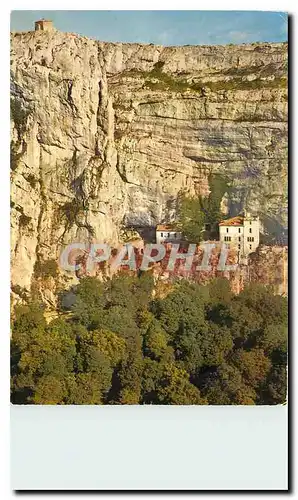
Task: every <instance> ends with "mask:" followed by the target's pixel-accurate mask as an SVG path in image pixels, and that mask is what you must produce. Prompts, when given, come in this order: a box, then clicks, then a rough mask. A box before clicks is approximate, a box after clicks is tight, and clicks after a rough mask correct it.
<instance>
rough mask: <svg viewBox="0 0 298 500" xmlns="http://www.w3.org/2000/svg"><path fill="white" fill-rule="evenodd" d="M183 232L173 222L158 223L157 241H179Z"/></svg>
mask: <svg viewBox="0 0 298 500" xmlns="http://www.w3.org/2000/svg"><path fill="white" fill-rule="evenodd" d="M181 239H182V233H181V231H179V229H177V228H176V227H175V226H174V225H173V224H158V226H156V243H158V244H160V243H175V242H176V243H178V242H179V241H180V240H181Z"/></svg>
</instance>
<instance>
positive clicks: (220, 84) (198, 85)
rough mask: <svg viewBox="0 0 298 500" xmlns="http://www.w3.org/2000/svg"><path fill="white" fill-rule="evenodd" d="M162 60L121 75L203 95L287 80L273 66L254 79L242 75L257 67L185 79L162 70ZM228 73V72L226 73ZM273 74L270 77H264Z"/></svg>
mask: <svg viewBox="0 0 298 500" xmlns="http://www.w3.org/2000/svg"><path fill="white" fill-rule="evenodd" d="M164 64H165V63H163V62H161V61H159V62H158V63H156V64H155V65H154V67H153V69H152V70H151V71H138V70H130V71H126V72H124V73H123V76H129V77H133V78H143V79H144V81H145V83H144V86H145V87H146V88H148V89H150V90H165V91H172V92H185V91H187V90H191V91H193V92H198V93H199V94H201V95H202V96H204V95H205V91H206V89H209V90H210V91H212V92H218V91H224V90H253V89H256V90H257V89H263V88H266V89H286V88H287V86H288V80H287V77H286V75H285V76H276V75H275V74H274V72H273V68H268V69H267V71H266V67H265V68H262V71H261V72H260V75H258V76H256V77H255V78H254V79H249V80H248V79H244V78H243V76H247V75H250V74H254V72H255V71H256V69H257V68H244V69H239V71H238V69H236V70H231V71H232V73H231V76H232V78H230V79H229V80H227V79H225V80H218V81H199V80H198V81H193V80H190V79H186V78H185V76H184V75H183V74H179V73H178V74H170V73H166V72H164V71H163V67H164ZM227 74H228V73H227ZM270 76H273V78H272V79H266V77H270Z"/></svg>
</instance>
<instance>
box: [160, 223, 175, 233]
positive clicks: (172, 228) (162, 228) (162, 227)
mask: <svg viewBox="0 0 298 500" xmlns="http://www.w3.org/2000/svg"><path fill="white" fill-rule="evenodd" d="M156 231H177V232H178V231H179V232H180V230H179V229H178V228H177V226H175V225H174V224H158V225H157V226H156Z"/></svg>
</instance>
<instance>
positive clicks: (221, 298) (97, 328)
mask: <svg viewBox="0 0 298 500" xmlns="http://www.w3.org/2000/svg"><path fill="white" fill-rule="evenodd" d="M153 290H154V284H153V278H152V276H151V273H150V272H148V273H143V274H141V275H139V276H136V275H134V276H130V275H128V274H127V273H126V274H120V275H118V276H116V277H114V278H113V279H111V280H108V281H106V282H101V281H99V280H98V279H95V278H84V279H82V280H81V281H80V283H79V285H78V286H76V287H75V288H74V289H73V290H72V291H70V292H65V293H64V294H62V295H61V306H60V315H59V317H58V318H56V319H54V320H52V321H51V322H50V323H47V322H46V320H45V316H44V307H43V305H42V304H39V303H37V302H32V303H29V304H27V305H19V306H17V307H16V309H15V314H14V320H13V325H12V331H13V333H12V341H11V349H12V353H11V364H12V366H11V375H12V376H11V380H12V402H13V403H15V404H164V405H165V404H166V405H168V404H174V405H193V404H199V405H208V404H209V405H225V404H232V405H239V404H258V405H260V404H270V405H272V404H278V403H283V402H284V401H285V399H286V387H287V372H286V366H287V300H286V299H285V298H283V297H281V296H276V295H273V294H272V293H271V292H270V290H268V289H266V288H265V287H263V286H261V285H251V286H249V287H247V288H246V289H245V290H244V291H243V292H242V293H240V294H239V295H237V296H236V295H233V294H232V293H231V292H230V288H229V282H228V281H227V280H224V279H216V280H214V281H213V282H212V283H211V284H209V285H208V286H202V285H198V284H192V283H189V282H187V281H179V282H177V283H176V284H175V285H173V286H172V288H171V289H170V291H169V293H167V294H164V295H163V296H159V295H158V294H156V295H155V296H154V293H153ZM67 304H68V305H67Z"/></svg>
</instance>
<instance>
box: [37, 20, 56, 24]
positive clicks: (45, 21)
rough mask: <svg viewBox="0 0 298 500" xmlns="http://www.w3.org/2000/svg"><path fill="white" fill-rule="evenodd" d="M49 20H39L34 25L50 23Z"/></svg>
mask: <svg viewBox="0 0 298 500" xmlns="http://www.w3.org/2000/svg"><path fill="white" fill-rule="evenodd" d="M52 22H53V21H51V19H39V20H38V21H35V23H36V24H39V23H52Z"/></svg>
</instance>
